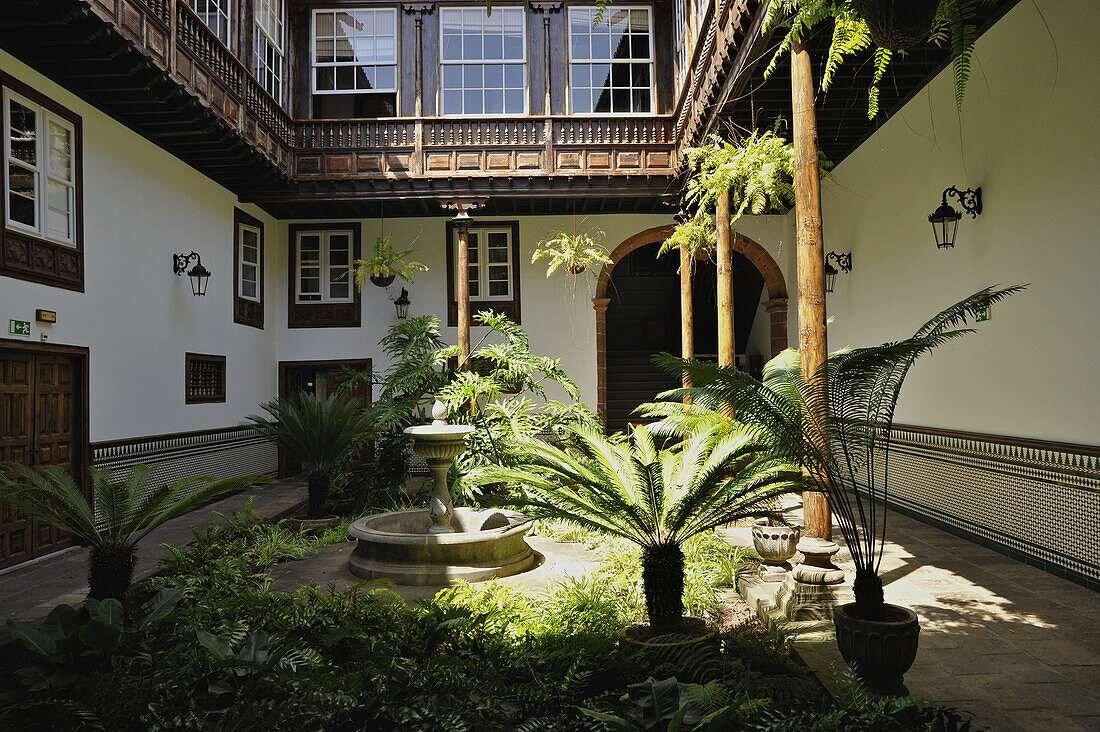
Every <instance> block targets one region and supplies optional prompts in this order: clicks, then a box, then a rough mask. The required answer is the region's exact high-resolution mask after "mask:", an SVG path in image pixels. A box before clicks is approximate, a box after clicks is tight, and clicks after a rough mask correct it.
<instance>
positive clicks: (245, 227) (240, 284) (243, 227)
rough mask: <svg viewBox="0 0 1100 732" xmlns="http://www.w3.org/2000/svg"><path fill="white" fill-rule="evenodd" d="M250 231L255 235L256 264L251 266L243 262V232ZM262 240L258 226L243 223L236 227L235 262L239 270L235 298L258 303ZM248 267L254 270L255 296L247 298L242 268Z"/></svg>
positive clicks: (261, 265) (261, 267)
mask: <svg viewBox="0 0 1100 732" xmlns="http://www.w3.org/2000/svg"><path fill="white" fill-rule="evenodd" d="M246 231H250V232H252V233H253V234H255V235H256V262H255V264H251V263H249V262H247V261H245V258H244V250H245V244H244V232H246ZM262 240H263V231H262V230H261V229H260V227H258V226H253V225H252V224H246V223H244V222H243V221H242V222H241V223H240V224H239V225H238V226H237V261H238V262H239V263H240V269H239V270H238V272H237V297H239V298H241V299H242V300H251V301H252V302H260V286H261V284H262V282H261V279H262V277H263V275H262V272H263V262H262V261H261V258H262V257H263V246H262V244H261V242H262ZM248 266H254V267H255V268H256V294H255V295H253V296H251V297H250V296H248V295H246V294H244V283H245V282H246V280H245V278H244V268H245V267H248Z"/></svg>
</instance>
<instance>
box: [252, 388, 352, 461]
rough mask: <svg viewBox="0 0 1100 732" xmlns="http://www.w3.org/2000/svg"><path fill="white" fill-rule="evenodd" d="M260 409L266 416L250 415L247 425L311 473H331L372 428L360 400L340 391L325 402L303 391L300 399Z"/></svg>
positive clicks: (270, 403) (265, 405)
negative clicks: (346, 395) (344, 394)
mask: <svg viewBox="0 0 1100 732" xmlns="http://www.w3.org/2000/svg"><path fill="white" fill-rule="evenodd" d="M260 408H261V409H263V410H264V411H265V412H267V416H266V417H264V416H259V415H255V414H251V415H249V416H248V425H249V426H250V427H252V428H253V429H255V430H256V431H257V432H259V433H260V434H261V435H263V436H264V437H266V438H267V439H269V440H270V441H272V442H274V443H275V444H277V445H278V446H279V449H281V450H284V451H285V452H286V454H287V455H289V456H290V457H291V458H293V459H295V460H299V461H301V462H302V463H304V464H305V466H306V469H307V470H309V471H310V472H321V473H326V474H328V475H332V474H333V473H334V472H335V471H337V470H339V469H340V468H341V467H342V466H344V465H345V464H346V463H347V461H348V460H349V459H351V458H352V456H353V451H354V450H355V449H356V448H358V447H360V446H361V445H362V444H363V441H364V440H365V439H366V435H367V430H368V428H369V427H370V421H369V419H368V418H367V416H366V415H365V414H364V413H363V411H362V408H361V404H360V402H359V400H358V399H348V398H346V397H345V396H343V395H341V394H331V395H329V396H328V397H327V398H326V399H325V400H324V401H322V400H319V399H317V397H315V396H313V395H312V394H310V393H309V392H306V391H300V392H298V398H297V401H294V400H291V399H275V400H272V401H269V402H264V403H263V404H261V405H260Z"/></svg>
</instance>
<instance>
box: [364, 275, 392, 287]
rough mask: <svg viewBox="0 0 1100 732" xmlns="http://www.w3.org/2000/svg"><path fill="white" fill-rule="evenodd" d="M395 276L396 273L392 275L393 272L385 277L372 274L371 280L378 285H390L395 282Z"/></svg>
mask: <svg viewBox="0 0 1100 732" xmlns="http://www.w3.org/2000/svg"><path fill="white" fill-rule="evenodd" d="M394 278H395V275H392V274H391V275H387V276H385V277H375V276H374V275H371V276H370V281H371V282H372V283H374V284H375V285H377V286H378V287H389V286H390V285H392V284H393V281H394Z"/></svg>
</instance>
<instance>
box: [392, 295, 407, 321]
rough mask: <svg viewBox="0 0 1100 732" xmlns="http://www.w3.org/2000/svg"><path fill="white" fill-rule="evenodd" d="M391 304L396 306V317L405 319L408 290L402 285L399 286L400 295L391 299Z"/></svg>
mask: <svg viewBox="0 0 1100 732" xmlns="http://www.w3.org/2000/svg"><path fill="white" fill-rule="evenodd" d="M393 306H394V307H395V308H397V319H398V320H406V319H408V317H409V291H408V290H406V289H405V288H404V287H402V288H401V295H400V296H399V297H398V298H397V299H396V300H394V301H393Z"/></svg>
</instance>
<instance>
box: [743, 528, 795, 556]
mask: <svg viewBox="0 0 1100 732" xmlns="http://www.w3.org/2000/svg"><path fill="white" fill-rule="evenodd" d="M800 538H802V527H801V526H768V525H767V523H758V524H756V525H755V526H753V527H752V546H753V548H754V549H755V550H756V553H757V554H758V555H759V556H760V561H762V562H763V563H764V564H785V563H786V562H787V560H788V559H790V558H791V557H793V556H794V553H795V551H796V550H797V547H798V540H799V539H800Z"/></svg>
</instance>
